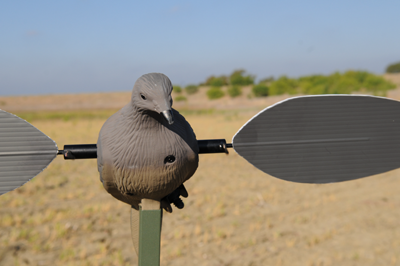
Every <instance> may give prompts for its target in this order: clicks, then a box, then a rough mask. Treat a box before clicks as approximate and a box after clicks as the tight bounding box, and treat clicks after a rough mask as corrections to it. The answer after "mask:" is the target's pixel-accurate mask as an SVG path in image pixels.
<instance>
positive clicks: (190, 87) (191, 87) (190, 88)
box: [185, 84, 199, 94]
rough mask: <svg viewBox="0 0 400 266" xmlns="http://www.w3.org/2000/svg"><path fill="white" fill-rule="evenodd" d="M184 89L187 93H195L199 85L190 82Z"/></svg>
mask: <svg viewBox="0 0 400 266" xmlns="http://www.w3.org/2000/svg"><path fill="white" fill-rule="evenodd" d="M185 91H186V93H187V94H195V93H196V92H198V91H199V87H197V86H196V85H193V84H190V85H187V86H186V87H185Z"/></svg>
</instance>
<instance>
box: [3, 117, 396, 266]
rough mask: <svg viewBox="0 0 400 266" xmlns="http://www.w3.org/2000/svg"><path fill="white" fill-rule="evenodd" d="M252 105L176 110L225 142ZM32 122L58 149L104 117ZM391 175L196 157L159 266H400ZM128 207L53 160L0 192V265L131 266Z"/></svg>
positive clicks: (78, 167)
mask: <svg viewBox="0 0 400 266" xmlns="http://www.w3.org/2000/svg"><path fill="white" fill-rule="evenodd" d="M254 114H255V111H254V110H249V111H224V112H200V113H190V112H188V113H187V115H186V118H187V120H188V121H189V122H190V123H191V125H192V127H193V128H194V130H195V132H196V134H197V137H198V139H207V138H225V139H227V140H228V141H230V140H231V138H232V136H233V135H234V133H235V132H236V131H237V130H238V129H239V128H240V127H241V126H242V125H243V124H244V123H245V122H246V121H247V120H248V119H249V118H250V117H251V116H252V115H254ZM68 117H69V118H68V119H64V118H63V117H62V116H61V117H47V116H41V117H33V118H32V123H33V124H34V125H35V126H36V127H37V128H39V129H40V130H42V131H43V132H44V133H45V134H47V135H49V136H50V137H51V138H52V139H54V140H55V141H56V142H57V144H58V145H59V147H62V146H63V145H64V144H76V143H95V142H96V141H97V135H98V132H99V130H100V127H101V126H102V124H103V123H104V121H105V117H102V116H79V115H78V116H68ZM399 175H400V172H399V171H398V170H396V171H392V172H389V173H385V174H382V175H378V176H373V177H369V178H364V179H361V180H355V181H350V182H344V183H339V184H328V185H306V184H296V183H290V182H286V181H282V180H279V179H276V178H273V177H270V176H268V175H266V174H263V173H262V172H260V171H259V170H257V169H255V168H254V167H252V166H251V165H250V164H248V163H247V162H246V161H245V160H244V159H242V158H241V157H240V156H238V155H237V154H236V153H234V152H233V151H231V153H230V154H229V155H224V154H218V155H217V154H212V155H201V156H200V166H199V169H198V171H197V172H196V174H195V175H194V176H193V177H192V178H191V179H190V180H189V181H188V182H187V183H186V187H187V189H188V192H189V197H188V198H187V199H186V200H185V208H184V209H182V210H174V212H173V213H172V214H166V215H164V221H163V231H162V253H161V264H162V265H174V266H176V265H177V266H179V265H309V266H317V265H324V266H326V265H400V227H399V226H398V224H399V220H400V212H399V207H400V193H399V186H398V184H399V182H400V181H399ZM136 263H137V257H136V255H135V253H134V251H133V246H132V243H131V239H130V227H129V206H128V205H126V204H124V203H120V202H118V201H117V200H114V198H112V197H111V196H110V195H108V194H107V193H106V192H105V191H104V189H103V187H102V185H101V183H100V181H99V177H98V173H97V168H96V161H95V160H81V161H64V160H63V159H62V158H57V159H56V160H55V161H54V162H53V163H52V164H51V165H50V166H49V167H48V169H46V170H45V171H44V172H43V173H41V174H40V175H38V176H37V177H35V178H34V179H33V180H32V181H30V182H28V183H27V184H25V185H24V186H23V187H21V188H19V189H17V190H15V191H12V192H9V193H7V194H5V195H3V196H1V197H0V265H136Z"/></svg>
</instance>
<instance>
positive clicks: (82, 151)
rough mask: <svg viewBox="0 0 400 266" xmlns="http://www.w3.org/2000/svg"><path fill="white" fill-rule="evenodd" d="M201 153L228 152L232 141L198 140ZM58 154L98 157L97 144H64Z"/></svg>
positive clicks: (87, 157)
mask: <svg viewBox="0 0 400 266" xmlns="http://www.w3.org/2000/svg"><path fill="white" fill-rule="evenodd" d="M197 144H198V146H199V154H205V153H226V154H228V148H232V144H231V143H228V144H227V143H226V140H225V139H205V140H198V141H197ZM57 155H63V156H64V159H65V160H75V159H96V158H97V145H96V144H73V145H64V150H59V151H58V152H57Z"/></svg>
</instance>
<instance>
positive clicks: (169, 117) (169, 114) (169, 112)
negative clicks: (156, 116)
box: [161, 110, 174, 125]
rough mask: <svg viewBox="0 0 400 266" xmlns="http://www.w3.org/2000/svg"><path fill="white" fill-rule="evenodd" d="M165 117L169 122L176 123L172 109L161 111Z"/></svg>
mask: <svg viewBox="0 0 400 266" xmlns="http://www.w3.org/2000/svg"><path fill="white" fill-rule="evenodd" d="M161 113H162V114H163V116H164V117H165V119H167V121H168V124H170V125H172V124H173V123H174V116H173V115H172V110H165V111H162V112H161Z"/></svg>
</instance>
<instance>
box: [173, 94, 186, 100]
mask: <svg viewBox="0 0 400 266" xmlns="http://www.w3.org/2000/svg"><path fill="white" fill-rule="evenodd" d="M175 101H177V102H183V101H187V98H186V97H185V96H183V95H178V96H176V97H175Z"/></svg>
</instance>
